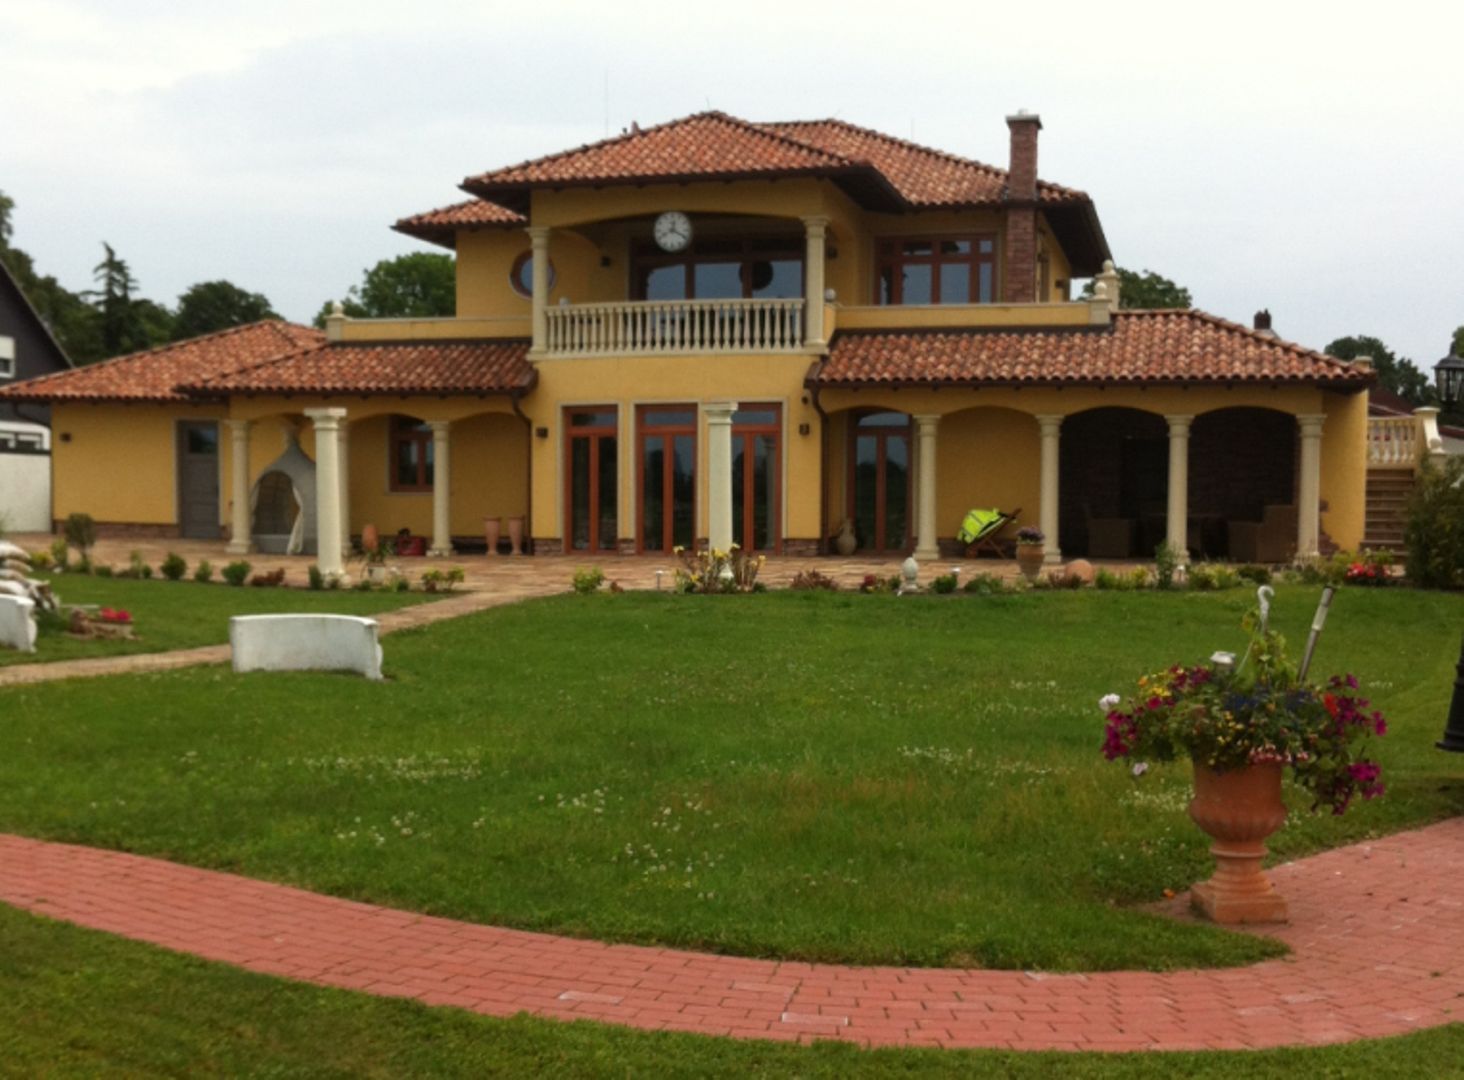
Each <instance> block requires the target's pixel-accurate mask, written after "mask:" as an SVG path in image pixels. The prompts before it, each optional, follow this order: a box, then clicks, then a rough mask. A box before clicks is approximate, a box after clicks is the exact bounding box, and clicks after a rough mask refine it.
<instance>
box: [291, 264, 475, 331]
mask: <svg viewBox="0 0 1464 1080" xmlns="http://www.w3.org/2000/svg"><path fill="white" fill-rule="evenodd" d="M331 303H332V301H329V300H327V301H326V302H325V304H323V305H322V306H321V309H320V314H318V315H316V316H315V325H316V326H324V325H325V317H326V316H327V315H329V314H330V306H331ZM342 306H343V307H344V308H345V312H346V314H347V315H349V316H351V317H352V318H354V319H399V318H421V317H431V316H438V315H452V314H454V313H455V311H456V309H457V272H456V267H455V264H454V263H453V258H452V256H451V255H436V254H431V253H428V252H417V253H414V254H411V255H398V256H397V257H396V258H395V259H382V260H381V261H380V262H379V263H377V264H376V265H375V266H373V267H372V268H371V269H370V270H367V271H365V276H364V278H363V280H362V282H361V284H360V285H352V286H351V288H350V290H349V291H348V292H347V293H346V297H345V299H344V300H343V301H342Z"/></svg>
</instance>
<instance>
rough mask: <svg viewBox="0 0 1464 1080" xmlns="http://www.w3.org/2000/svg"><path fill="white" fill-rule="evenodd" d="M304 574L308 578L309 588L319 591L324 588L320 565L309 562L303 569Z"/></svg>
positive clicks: (323, 576)
mask: <svg viewBox="0 0 1464 1080" xmlns="http://www.w3.org/2000/svg"><path fill="white" fill-rule="evenodd" d="M305 576H306V577H307V578H308V579H309V580H310V588H311V589H313V590H315V591H316V592H319V591H320V590H321V589H323V588H325V575H324V574H322V573H321V572H320V567H318V566H316V565H315V564H314V563H311V564H310V565H309V567H307V568H306V570H305Z"/></svg>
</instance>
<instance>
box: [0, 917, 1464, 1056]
mask: <svg viewBox="0 0 1464 1080" xmlns="http://www.w3.org/2000/svg"><path fill="white" fill-rule="evenodd" d="M1450 1062H1452V1063H1453V1064H1450ZM1461 1062H1464V1025H1460V1024H1454V1025H1451V1026H1450V1027H1447V1028H1439V1029H1436V1030H1433V1031H1426V1032H1422V1033H1420V1034H1417V1035H1411V1036H1408V1037H1406V1038H1399V1039H1384V1040H1379V1041H1376V1042H1364V1043H1354V1044H1350V1045H1346V1046H1329V1047H1323V1048H1319V1049H1298V1050H1289V1049H1288V1050H1267V1051H1260V1052H1255V1053H1244V1054H1236V1053H1209V1054H1191V1053H1179V1054H1152V1053H1149V1054H1055V1053H1041V1054H1014V1053H1006V1052H997V1051H955V1050H951V1051H941V1050H878V1051H865V1050H859V1049H857V1048H854V1047H851V1046H843V1045H836V1044H833V1043H828V1042H823V1043H819V1044H816V1045H814V1046H811V1047H800V1046H787V1045H780V1044H773V1043H768V1042H733V1041H731V1040H727V1039H712V1038H704V1037H701V1036H695V1035H680V1034H666V1033H652V1032H641V1031H633V1030H629V1029H623V1028H614V1027H607V1026H604V1025H600V1024H593V1023H587V1022H579V1023H574V1024H566V1023H557V1022H554V1021H549V1020H538V1019H534V1018H532V1017H528V1016H517V1017H514V1018H513V1019H510V1020H498V1019H491V1018H488V1017H482V1016H475V1015H473V1014H470V1013H466V1012H462V1011H460V1010H457V1009H447V1008H437V1009H429V1008H426V1007H424V1006H421V1005H418V1004H416V1003H415V1002H407V1001H400V1000H392V999H387V998H375V997H370V996H367V995H365V994H355V993H349V992H346V991H343V990H326V989H321V988H318V987H313V986H307V985H304V984H301V983H289V982H285V981H282V980H279V979H273V978H269V977H267V976H264V975H254V974H250V973H248V972H243V971H238V970H235V969H233V968H229V967H225V966H223V965H219V964H210V963H206V962H204V961H201V960H195V959H192V958H190V957H185V956H179V955H176V954H174V953H168V952H164V951H162V950H161V949H155V948H153V947H151V946H148V945H142V944H138V943H136V942H131V941H124V940H121V939H119V938H113V937H110V936H108V935H106V934H99V933H96V932H95V931H91V930H83V929H80V928H78V927H74V926H68V925H65V924H61V923H53V922H49V921H47V920H44V919H40V918H37V917H35V916H31V915H26V914H24V913H21V912H18V911H14V910H12V909H9V908H5V907H3V906H0V1075H7V1076H48V1077H87V1078H91V1077H134V1076H177V1077H193V1076H199V1075H224V1076H290V1077H307V1076H308V1077H316V1076H319V1077H388V1076H434V1077H456V1076H461V1077H485V1076H505V1077H525V1076H554V1077H579V1076H657V1077H661V1076H665V1077H681V1076H684V1077H703V1076H738V1077H745V1076H756V1075H773V1076H801V1077H829V1078H843V1077H865V1076H880V1077H884V1076H899V1077H927V1076H929V1077H935V1076H950V1075H961V1076H1002V1077H1015V1078H1021V1077H1030V1078H1033V1080H1037V1078H1042V1077H1049V1076H1063V1077H1153V1078H1161V1077H1162V1078H1166V1080H1167V1078H1169V1077H1177V1076H1183V1077H1216V1078H1230V1077H1236V1076H1245V1077H1256V1078H1265V1077H1278V1078H1279V1077H1285V1078H1294V1077H1307V1078H1309V1080H1310V1078H1318V1080H1320V1078H1327V1077H1367V1078H1368V1080H1380V1078H1387V1077H1419V1076H1428V1077H1457V1076H1461V1075H1464V1065H1461Z"/></svg>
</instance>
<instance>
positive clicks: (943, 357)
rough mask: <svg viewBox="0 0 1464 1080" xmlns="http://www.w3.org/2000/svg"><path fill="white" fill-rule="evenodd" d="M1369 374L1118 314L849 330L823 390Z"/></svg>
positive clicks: (1358, 381)
mask: <svg viewBox="0 0 1464 1080" xmlns="http://www.w3.org/2000/svg"><path fill="white" fill-rule="evenodd" d="M1372 379H1373V376H1372V374H1371V373H1370V372H1366V371H1363V370H1361V369H1359V368H1355V367H1353V366H1351V365H1350V364H1347V363H1345V362H1344V361H1341V360H1338V359H1336V358H1335V357H1331V356H1326V355H1324V354H1322V353H1318V352H1313V351H1312V350H1310V349H1305V348H1302V347H1301V346H1300V345H1293V344H1291V343H1289V342H1285V341H1281V340H1278V339H1276V338H1269V337H1265V336H1263V335H1261V334H1257V333H1255V332H1254V331H1253V330H1250V329H1249V328H1247V327H1244V326H1241V325H1239V324H1238V323H1232V322H1227V321H1226V320H1224V319H1219V318H1216V317H1215V316H1213V315H1208V314H1206V313H1204V312H1202V311H1193V310H1177V311H1119V312H1116V313H1115V314H1114V316H1113V321H1112V323H1111V324H1110V325H1109V326H1107V327H1093V328H1085V327H1075V328H1071V329H1069V328H1055V329H1050V330H1020V329H1014V330H940V331H919V330H910V331H880V332H860V331H853V332H848V333H844V334H840V335H838V336H836V338H835V340H834V342H833V344H832V346H831V348H830V351H829V357H828V360H827V361H826V362H825V363H823V364H822V365H821V366H820V367H819V368H818V369H817V370H816V371H815V372H814V373H813V375H812V376H811V379H810V381H811V382H814V383H817V384H818V385H821V386H881V385H885V386H897V385H944V386H979V385H983V384H987V385H997V386H1006V385H1033V386H1043V385H1065V384H1074V385H1076V384H1088V385H1092V384H1115V383H1120V384H1121V383H1148V384H1155V383H1160V384H1163V383H1222V384H1223V383H1304V384H1312V385H1327V386H1339V387H1350V388H1356V389H1363V388H1365V387H1367V386H1368V385H1369V384H1370V383H1371V382H1372Z"/></svg>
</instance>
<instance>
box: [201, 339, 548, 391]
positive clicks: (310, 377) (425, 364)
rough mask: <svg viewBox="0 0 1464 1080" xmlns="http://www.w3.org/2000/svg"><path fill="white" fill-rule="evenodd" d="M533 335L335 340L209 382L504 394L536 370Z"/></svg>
mask: <svg viewBox="0 0 1464 1080" xmlns="http://www.w3.org/2000/svg"><path fill="white" fill-rule="evenodd" d="M528 354H529V343H528V342H526V341H406V342H382V343H374V342H373V343H368V342H332V343H330V344H325V345H318V346H315V347H312V348H308V349H304V350H301V351H299V352H295V353H292V354H290V355H288V356H284V357H280V358H278V359H275V360H270V361H268V362H266V363H262V364H257V365H255V366H253V367H250V368H246V369H244V370H240V371H234V372H231V373H227V374H224V375H220V376H218V377H216V378H212V379H208V380H204V381H202V382H200V383H198V384H196V385H195V386H194V387H191V389H196V390H197V391H199V392H202V393H222V394H229V395H236V394H246V395H247V394H353V395H379V394H503V393H511V392H513V391H522V390H527V389H529V388H530V387H532V386H533V385H534V382H535V378H536V372H535V371H534V368H533V365H531V364H530V363H529V360H528Z"/></svg>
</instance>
